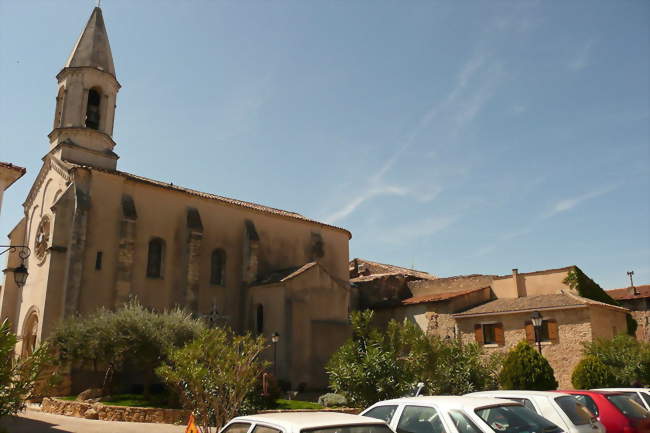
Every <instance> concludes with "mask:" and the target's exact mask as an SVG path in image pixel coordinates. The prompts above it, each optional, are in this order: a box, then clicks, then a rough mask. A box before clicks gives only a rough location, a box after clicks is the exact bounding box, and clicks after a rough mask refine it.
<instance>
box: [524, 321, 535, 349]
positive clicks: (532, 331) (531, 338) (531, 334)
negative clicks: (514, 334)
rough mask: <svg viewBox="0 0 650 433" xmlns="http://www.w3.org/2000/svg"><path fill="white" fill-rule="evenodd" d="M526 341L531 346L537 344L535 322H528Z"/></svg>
mask: <svg viewBox="0 0 650 433" xmlns="http://www.w3.org/2000/svg"><path fill="white" fill-rule="evenodd" d="M525 328H526V341H528V342H529V343H530V344H533V345H534V344H535V328H533V322H526V325H525Z"/></svg>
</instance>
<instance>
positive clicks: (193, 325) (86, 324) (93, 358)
mask: <svg viewBox="0 0 650 433" xmlns="http://www.w3.org/2000/svg"><path fill="white" fill-rule="evenodd" d="M204 328H205V324H204V323H203V322H202V321H201V320H199V319H194V318H192V316H191V314H190V313H187V312H185V311H183V310H180V309H174V310H170V311H163V312H155V311H152V310H149V309H146V308H144V307H143V306H142V305H140V304H139V303H138V302H137V301H131V302H129V303H127V304H125V305H124V306H122V307H121V308H119V309H118V310H116V311H110V310H107V309H104V308H102V309H100V310H99V311H97V312H96V313H94V314H90V315H87V316H79V317H71V318H69V319H66V320H64V321H63V322H62V323H61V324H60V325H59V326H58V327H57V328H56V329H55V330H54V332H53V333H52V335H51V336H50V338H49V340H48V341H49V343H50V345H51V346H52V347H53V349H54V351H55V353H56V354H57V358H58V361H59V362H60V363H74V364H76V365H78V366H81V367H85V368H90V369H92V370H94V371H103V372H104V380H103V383H101V384H99V383H97V384H96V387H102V388H104V392H105V393H110V391H111V383H112V378H113V375H114V374H117V373H120V372H121V371H124V370H125V369H127V368H129V367H131V368H137V369H138V371H141V373H142V380H143V382H144V385H145V386H144V393H145V397H146V398H149V397H150V385H151V383H152V381H153V380H154V378H155V374H154V370H155V369H156V368H157V367H158V366H159V365H160V364H161V362H163V361H164V360H165V359H166V358H167V354H168V353H169V351H170V350H172V349H173V348H177V347H181V346H183V345H184V344H185V343H187V342H188V341H190V340H192V339H193V338H194V337H195V336H196V335H198V334H199V332H200V331H201V330H203V329H204Z"/></svg>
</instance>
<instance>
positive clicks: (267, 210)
mask: <svg viewBox="0 0 650 433" xmlns="http://www.w3.org/2000/svg"><path fill="white" fill-rule="evenodd" d="M71 165H72V166H73V167H79V168H84V169H87V170H93V171H100V172H103V173H108V174H112V175H116V176H122V177H124V178H127V179H129V180H133V181H136V182H142V183H146V184H149V185H153V186H157V187H160V188H166V189H169V190H172V191H178V192H182V193H185V194H190V195H194V196H197V197H203V198H207V199H210V200H217V201H220V202H221V203H224V204H228V205H232V206H237V207H244V208H248V209H253V210H255V211H259V212H263V213H267V214H274V215H278V216H282V217H287V218H293V219H297V220H302V221H305V222H308V223H312V224H317V225H320V226H323V227H328V228H332V229H335V230H340V231H343V232H345V233H346V234H347V235H348V237H349V238H352V233H350V232H349V231H348V230H346V229H344V228H341V227H337V226H333V225H330V224H325V223H322V222H320V221H316V220H312V219H309V218H307V217H305V216H302V215H300V214H299V213H295V212H289V211H286V210H282V209H276V208H272V207H269V206H264V205H261V204H257V203H251V202H247V201H242V200H237V199H234V198H228V197H223V196H220V195H216V194H210V193H207V192H201V191H197V190H194V189H190V188H184V187H182V186H178V185H174V184H173V183H166V182H161V181H159V180H154V179H149V178H146V177H142V176H138V175H135V174H131V173H126V172H124V171H119V170H109V169H105V168H99V167H91V166H87V165H80V164H71Z"/></svg>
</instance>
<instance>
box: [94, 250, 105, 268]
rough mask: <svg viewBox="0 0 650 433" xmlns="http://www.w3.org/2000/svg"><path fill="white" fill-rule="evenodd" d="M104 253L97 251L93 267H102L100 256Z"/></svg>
mask: <svg viewBox="0 0 650 433" xmlns="http://www.w3.org/2000/svg"><path fill="white" fill-rule="evenodd" d="M103 255H104V253H102V252H101V251H97V256H96V257H95V269H96V270H100V269H101V268H102V256H103Z"/></svg>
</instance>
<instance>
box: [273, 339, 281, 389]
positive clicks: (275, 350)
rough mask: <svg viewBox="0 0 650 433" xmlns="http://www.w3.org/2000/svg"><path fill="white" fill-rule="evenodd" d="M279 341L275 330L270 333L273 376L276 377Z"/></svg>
mask: <svg viewBox="0 0 650 433" xmlns="http://www.w3.org/2000/svg"><path fill="white" fill-rule="evenodd" d="M279 341H280V334H278V332H277V331H275V332H274V333H273V335H271V343H273V377H275V378H276V379H277V377H278V342H279Z"/></svg>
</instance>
